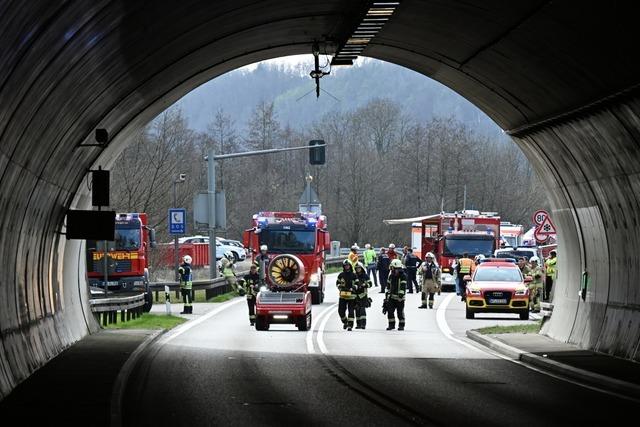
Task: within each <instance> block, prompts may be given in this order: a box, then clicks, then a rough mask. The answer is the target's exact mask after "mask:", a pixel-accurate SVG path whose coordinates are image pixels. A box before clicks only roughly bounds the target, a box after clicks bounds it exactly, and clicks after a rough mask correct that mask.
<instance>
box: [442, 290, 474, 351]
mask: <svg viewBox="0 0 640 427" xmlns="http://www.w3.org/2000/svg"><path fill="white" fill-rule="evenodd" d="M455 297H456V294H453V293H451V294H449V295H448V296H447V297H446V298H445V299H444V301H443V302H441V303H440V305H439V306H438V309H437V310H436V323H437V324H438V329H440V332H442V334H443V335H444V336H445V337H447V338H448V339H450V340H451V341H455V342H457V343H458V344H462V345H463V346H465V347H468V348H470V349H473V350H475V351H477V352H479V353H485V352H484V351H482V350H481V349H479V348H478V347H476V346H474V345H471V344H469V343H467V342H464V341H462V340H461V339H458V338H456V337H454V336H453V331H452V330H451V328H450V327H449V324H447V319H446V318H445V313H446V312H447V306H448V305H449V303H450V302H451V301H452V300H453V298H455Z"/></svg>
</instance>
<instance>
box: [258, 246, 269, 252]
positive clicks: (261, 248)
mask: <svg viewBox="0 0 640 427" xmlns="http://www.w3.org/2000/svg"><path fill="white" fill-rule="evenodd" d="M268 249H269V248H268V247H267V245H262V246H260V250H261V251H266V250H268Z"/></svg>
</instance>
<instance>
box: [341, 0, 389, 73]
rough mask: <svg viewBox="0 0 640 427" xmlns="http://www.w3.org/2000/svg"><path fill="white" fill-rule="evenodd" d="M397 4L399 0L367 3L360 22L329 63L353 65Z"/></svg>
mask: <svg viewBox="0 0 640 427" xmlns="http://www.w3.org/2000/svg"><path fill="white" fill-rule="evenodd" d="M399 5H400V2H399V1H373V2H371V3H369V5H368V7H367V9H366V10H363V15H362V17H361V18H360V22H359V23H358V24H357V25H356V26H355V29H354V30H353V31H352V32H351V34H350V36H349V37H348V38H347V41H346V42H344V43H343V44H342V46H340V47H339V48H338V50H337V51H336V53H335V54H334V56H333V58H332V59H331V65H353V61H354V60H355V59H357V58H358V55H360V54H361V53H362V51H364V49H365V48H366V47H367V46H368V45H369V43H370V42H371V40H373V38H375V37H376V36H377V35H378V32H380V30H382V28H383V27H384V25H385V24H386V23H387V22H388V21H389V18H390V17H391V16H392V15H393V14H394V13H395V11H396V8H397V7H398V6H399Z"/></svg>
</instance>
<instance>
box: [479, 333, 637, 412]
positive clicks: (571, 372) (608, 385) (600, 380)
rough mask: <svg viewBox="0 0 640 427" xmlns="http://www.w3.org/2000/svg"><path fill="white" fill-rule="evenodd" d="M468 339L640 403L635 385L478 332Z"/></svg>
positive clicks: (513, 357)
mask: <svg viewBox="0 0 640 427" xmlns="http://www.w3.org/2000/svg"><path fill="white" fill-rule="evenodd" d="M467 337H469V338H470V339H471V340H473V341H475V342H477V343H479V344H482V345H484V346H485V347H488V348H490V349H492V350H495V351H497V352H498V353H500V354H502V355H504V356H506V357H509V358H511V359H514V360H519V361H521V362H522V363H525V364H528V365H531V366H535V367H537V368H541V369H544V370H546V371H549V372H552V373H554V374H558V375H562V376H565V377H568V378H571V379H573V380H576V381H579V382H581V383H583V384H587V385H590V386H594V387H598V388H602V389H604V390H607V391H609V392H612V393H617V394H620V395H623V396H626V397H629V398H632V399H634V400H639V401H640V387H639V386H637V385H635V384H632V383H629V382H626V381H622V380H618V379H615V378H611V377H607V376H605V375H601V374H597V373H594V372H589V371H585V370H584V369H579V368H575V367H573V366H569V365H566V364H564V363H560V362H557V361H555V360H551V359H549V358H546V357H543V356H538V355H537V354H533V353H528V352H525V351H523V350H520V349H517V348H515V347H512V346H510V345H507V344H505V343H503V342H500V341H498V340H497V339H495V338H492V337H490V336H487V335H482V334H481V333H479V332H477V331H473V330H471V331H467Z"/></svg>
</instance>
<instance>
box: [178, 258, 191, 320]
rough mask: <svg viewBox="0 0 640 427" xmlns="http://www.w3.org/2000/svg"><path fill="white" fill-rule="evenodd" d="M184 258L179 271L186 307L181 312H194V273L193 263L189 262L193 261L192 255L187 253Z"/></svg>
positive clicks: (181, 291) (181, 290)
mask: <svg viewBox="0 0 640 427" xmlns="http://www.w3.org/2000/svg"><path fill="white" fill-rule="evenodd" d="M187 257H188V258H187ZM183 259H184V263H182V265H180V267H179V268H178V273H180V293H181V294H182V300H183V301H184V308H183V309H182V311H181V312H180V314H193V305H192V304H193V275H192V273H191V264H190V263H188V262H187V261H191V257H190V256H188V255H185V256H184V258H183Z"/></svg>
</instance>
